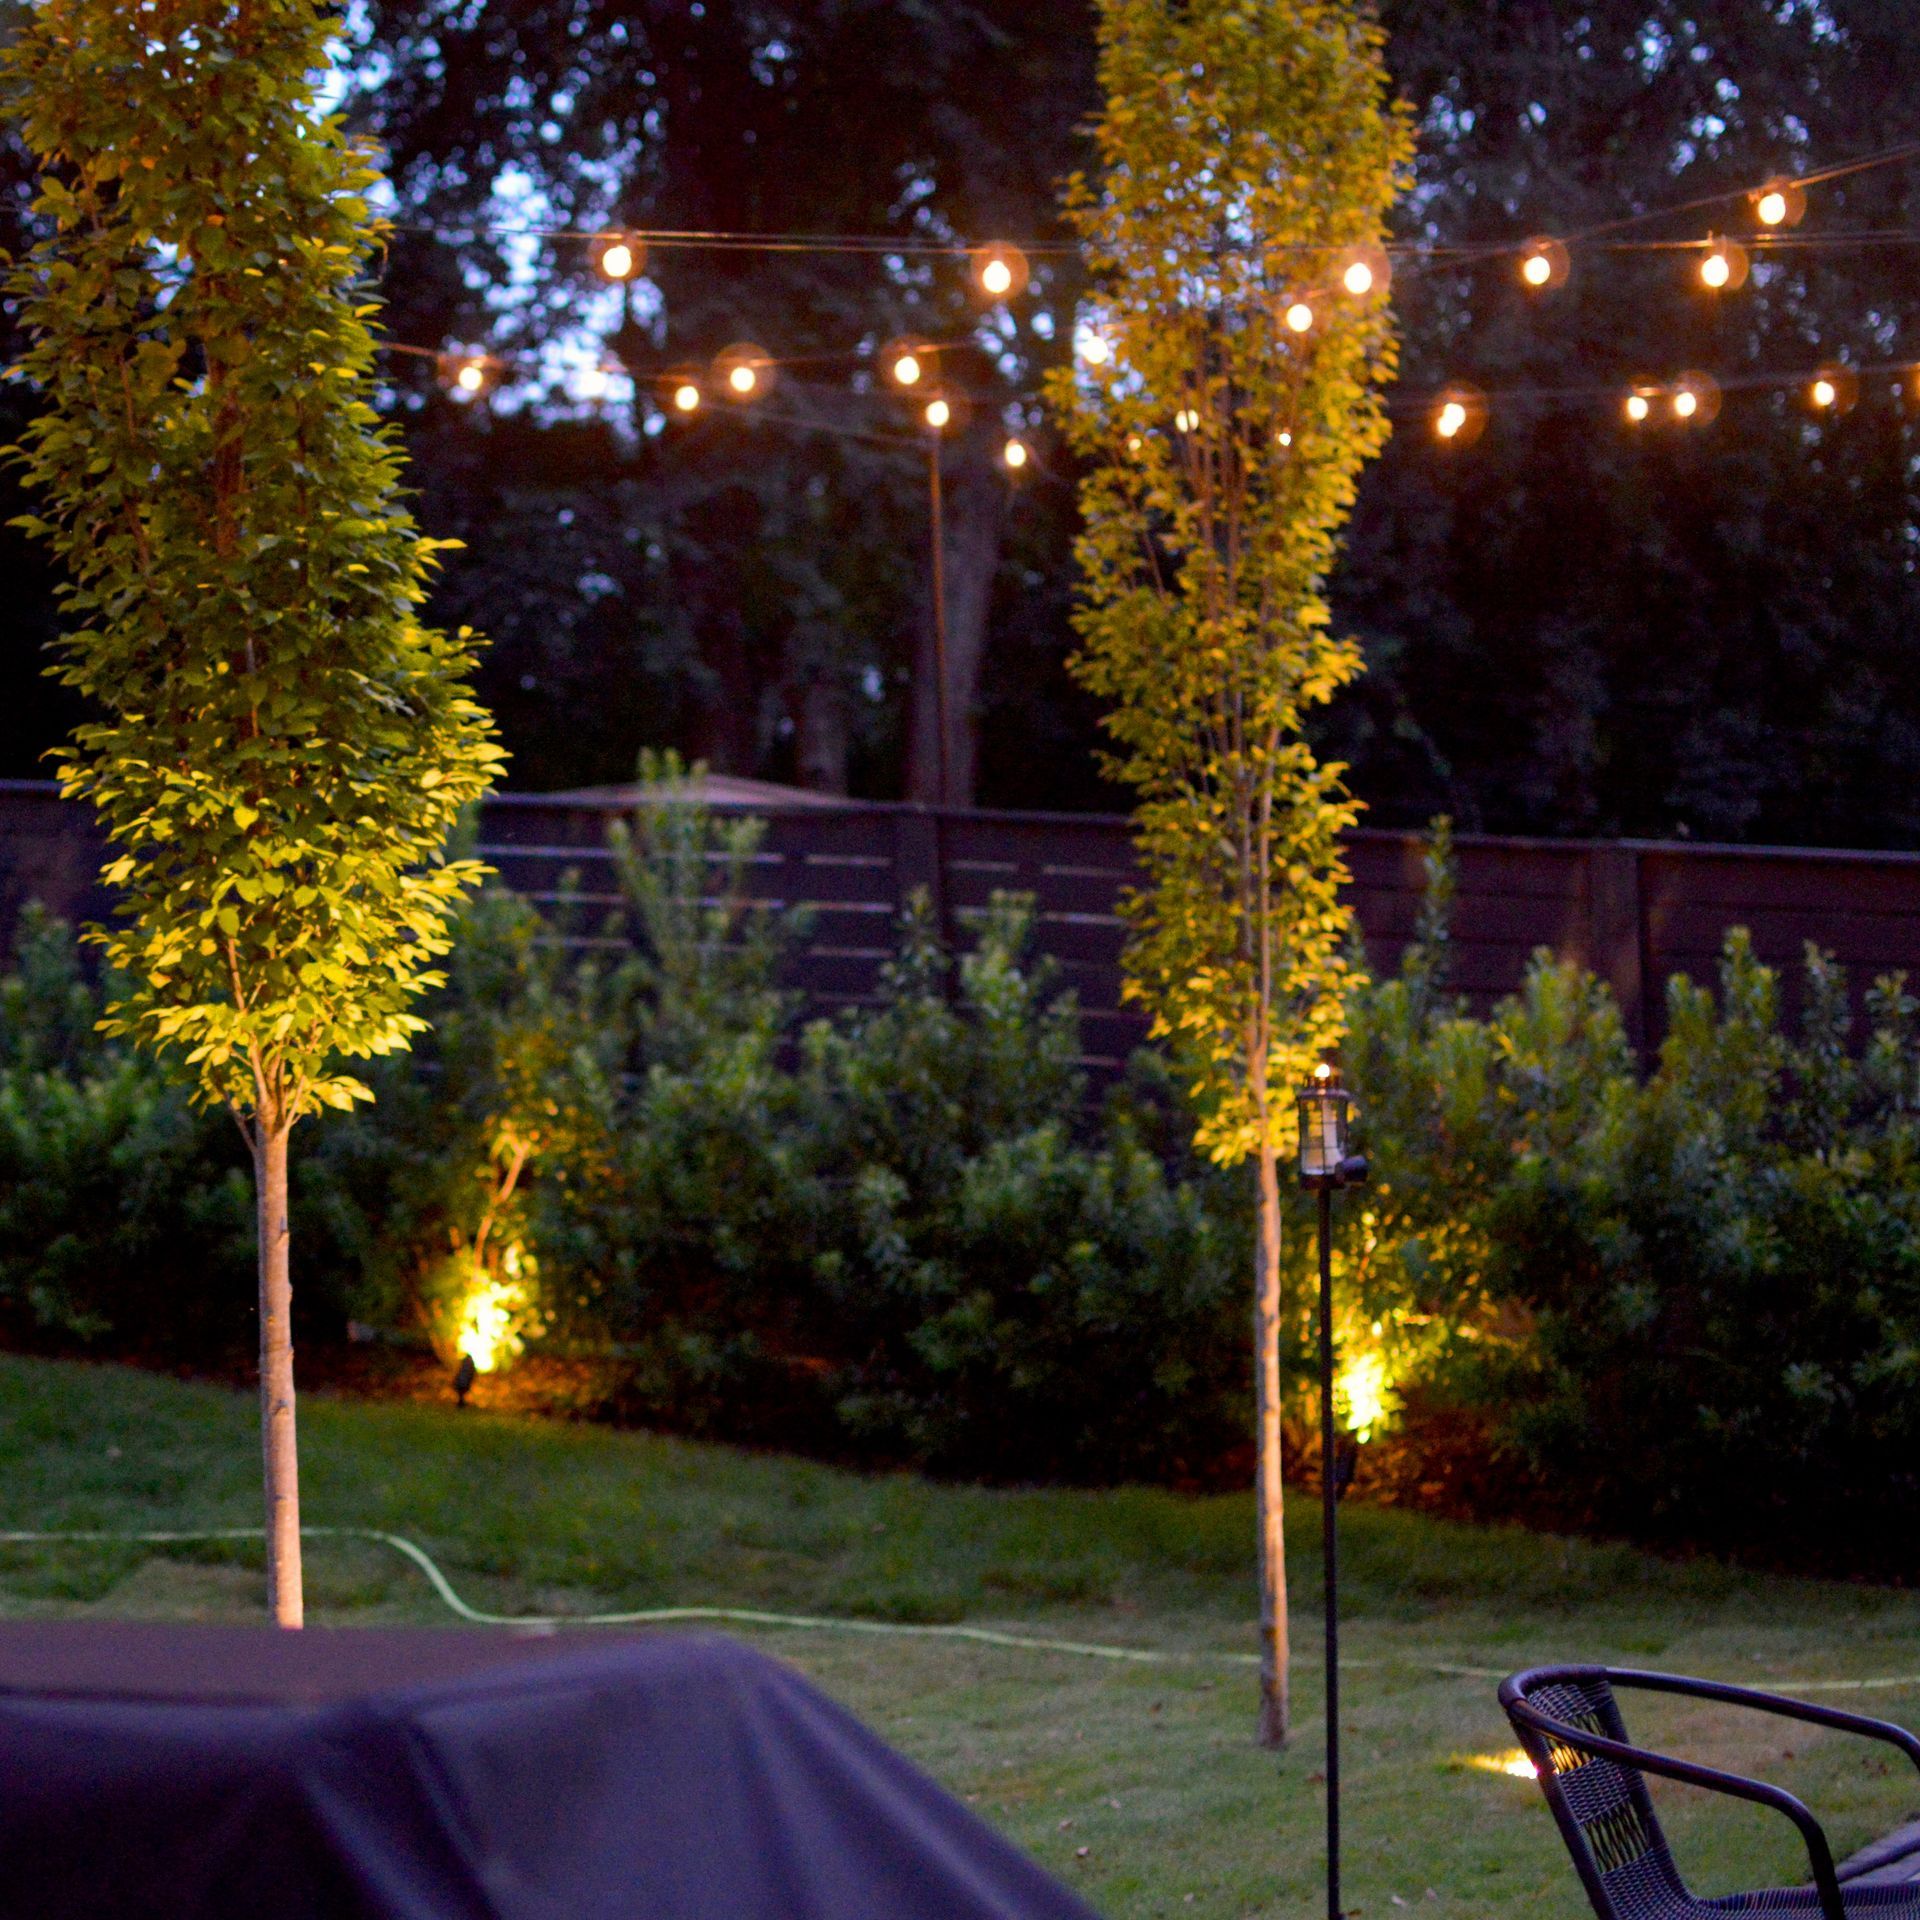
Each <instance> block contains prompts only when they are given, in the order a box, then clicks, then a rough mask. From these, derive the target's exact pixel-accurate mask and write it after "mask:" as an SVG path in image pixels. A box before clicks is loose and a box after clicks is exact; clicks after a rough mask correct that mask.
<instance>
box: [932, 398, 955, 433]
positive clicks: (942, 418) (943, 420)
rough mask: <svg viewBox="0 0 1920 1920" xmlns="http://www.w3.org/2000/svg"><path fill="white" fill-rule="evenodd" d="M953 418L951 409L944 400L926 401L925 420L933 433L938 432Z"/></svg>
mask: <svg viewBox="0 0 1920 1920" xmlns="http://www.w3.org/2000/svg"><path fill="white" fill-rule="evenodd" d="M952 418H953V409H952V408H951V407H950V406H948V404H947V403H946V402H945V401H944V400H929V401H928V402H927V413H926V420H927V425H928V426H930V427H931V428H932V429H933V430H934V432H935V433H938V432H939V431H940V429H941V428H942V427H944V426H945V425H946V424H947V422H948V421H949V420H951V419H952Z"/></svg>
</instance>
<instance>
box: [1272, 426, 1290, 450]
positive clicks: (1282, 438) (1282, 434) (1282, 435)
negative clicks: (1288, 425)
mask: <svg viewBox="0 0 1920 1920" xmlns="http://www.w3.org/2000/svg"><path fill="white" fill-rule="evenodd" d="M1273 437H1274V438H1275V439H1276V440H1278V441H1279V442H1280V444H1281V445H1282V446H1283V447H1290V446H1292V445H1293V435H1292V434H1290V433H1288V432H1287V431H1286V429H1285V428H1284V427H1283V428H1282V429H1281V430H1280V431H1279V432H1278V433H1276V434H1275V435H1274V436H1273Z"/></svg>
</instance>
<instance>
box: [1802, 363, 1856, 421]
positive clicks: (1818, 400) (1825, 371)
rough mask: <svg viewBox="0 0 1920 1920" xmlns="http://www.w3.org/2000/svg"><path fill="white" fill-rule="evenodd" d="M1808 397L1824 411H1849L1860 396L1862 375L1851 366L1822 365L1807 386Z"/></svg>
mask: <svg viewBox="0 0 1920 1920" xmlns="http://www.w3.org/2000/svg"><path fill="white" fill-rule="evenodd" d="M1807 398H1808V399H1809V400H1810V401H1812V403H1813V404H1814V406H1815V407H1816V408H1818V409H1819V411H1820V412H1822V413H1832V414H1841V413H1848V412H1850V411H1851V410H1852V408H1853V404H1854V402H1855V401H1856V400H1858V399H1859V398H1860V377H1859V375H1858V374H1856V373H1855V372H1854V371H1853V369H1852V368H1851V367H1841V366H1832V367H1822V368H1821V369H1820V371H1819V372H1818V373H1816V374H1815V375H1814V377H1813V380H1812V383H1811V384H1810V385H1809V386H1808V388H1807Z"/></svg>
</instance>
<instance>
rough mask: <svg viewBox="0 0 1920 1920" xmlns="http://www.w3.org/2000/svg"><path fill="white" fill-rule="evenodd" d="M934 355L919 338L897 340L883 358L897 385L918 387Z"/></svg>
mask: <svg viewBox="0 0 1920 1920" xmlns="http://www.w3.org/2000/svg"><path fill="white" fill-rule="evenodd" d="M932 357H933V356H932V355H931V354H930V353H929V352H928V351H927V349H926V348H925V347H923V346H922V345H921V344H920V342H919V341H918V340H896V341H895V342H894V343H893V345H892V346H890V347H889V348H888V349H887V350H886V352H885V353H884V354H882V355H881V360H882V363H883V364H884V365H885V367H886V369H887V377H888V378H889V379H890V380H891V381H892V382H893V383H894V385H895V386H897V387H917V386H918V385H919V384H920V380H921V376H922V375H923V374H925V372H926V371H927V367H928V365H929V364H930V363H931V361H932Z"/></svg>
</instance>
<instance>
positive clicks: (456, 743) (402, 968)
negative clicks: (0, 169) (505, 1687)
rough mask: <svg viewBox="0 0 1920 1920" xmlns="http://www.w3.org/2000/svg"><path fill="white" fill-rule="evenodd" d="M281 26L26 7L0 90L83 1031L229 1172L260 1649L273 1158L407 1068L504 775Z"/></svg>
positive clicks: (277, 1261)
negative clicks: (442, 623)
mask: <svg viewBox="0 0 1920 1920" xmlns="http://www.w3.org/2000/svg"><path fill="white" fill-rule="evenodd" d="M336 24H337V23H336V19H335V15H334V12H333V10H332V8H330V7H328V6H324V5H320V4H316V3H315V0H142V4H139V5H128V4H126V0H42V3H41V4H39V5H37V6H35V7H33V8H31V9H28V10H24V17H23V19H22V22H21V27H20V33H19V38H18V39H17V40H16V41H15V43H14V44H13V46H12V47H11V48H10V49H9V50H8V52H7V54H6V57H5V66H4V75H3V77H4V86H5V90H6V94H7V97H8V103H9V105H10V106H11V108H12V110H13V112H14V114H15V115H16V117H17V121H18V124H19V126H20V129H21V131H22V133H23V135H24V137H25V139H26V141H27V143H28V144H29V146H30V147H31V149H32V151H33V152H34V154H35V155H36V157H37V160H38V163H39V166H40V169H41V180H40V189H39V195H38V198H37V200H36V201H35V203H34V211H35V215H36V219H37V222H38V223H39V228H40V237H39V239H38V240H37V242H36V244H35V245H34V247H33V249H32V251H31V253H30V254H29V255H28V256H27V258H26V260H25V261H24V262H23V263H22V264H21V265H20V266H19V267H18V268H17V269H16V270H15V271H14V273H13V275H12V277H11V283H10V285H11V291H12V293H13V296H14V298H15V300H16V301H18V302H19V303H20V308H21V312H22V317H23V319H24V321H25V324H26V328H27V335H28V340H29V343H30V344H29V346H28V349H27V351H26V353H25V354H24V356H23V358H22V361H21V363H20V367H19V369H18V372H19V373H20V374H21V375H23V376H24V378H25V379H26V380H27V381H28V382H29V383H30V384H31V386H32V387H33V388H34V389H35V390H36V391H37V393H38V395H39V396H40V399H41V403H42V411H41V412H40V413H39V414H38V415H37V417H36V418H35V419H34V420H33V422H32V423H31V425H30V426H29V427H28V429H27V431H26V434H25V436H24V441H23V444H22V446H21V448H20V449H19V450H18V457H19V458H20V460H21V462H22V464H23V467H24V469H25V475H26V478H27V480H28V482H29V484H30V485H31V486H32V487H33V488H34V489H35V490H36V492H37V494H38V496H39V497H40V499H41V500H42V501H43V502H44V516H45V517H44V518H40V519H36V520H34V521H32V522H31V523H30V524H31V528H32V530H33V531H36V532H38V533H40V534H42V535H44V536H45V538H46V539H47V540H48V541H49V542H50V544H51V546H52V547H53V550H54V551H55V553H56V554H57V556H58V558H59V559H60V561H61V562H62V563H63V565H64V568H65V572H66V583H65V584H64V586H63V587H62V589H61V610H62V616H63V625H64V629H65V631H64V635H63V637H62V638H61V640H60V641H59V643H58V663H57V666H56V668H55V671H56V672H57V673H58V675H59V677H60V678H61V679H62V680H64V681H65V682H66V684H67V685H68V686H70V687H72V688H74V689H76V690H77V691H78V692H79V693H81V694H82V695H84V696H85V697H86V698H87V699H88V700H89V701H90V702H91V703H92V705H93V706H94V708H95V709H96V711H98V712H99V713H100V714H101V715H102V717H101V718H99V719H98V720H96V721H94V722H92V723H90V724H88V725H85V726H83V727H81V728H80V729H79V730H78V731H77V732H76V734H75V735H74V738H73V741H72V743H71V745H70V747H69V748H68V749H67V750H66V753H65V756H64V759H63V761H62V765H61V777H62V781H63V785H64V788H65V791H66V792H67V793H68V794H69V795H72V796H76V797H77V796H84V797H86V798H88V799H90V800H91V801H92V803H93V805H94V807H95V809H96V811H97V813H98V816H99V818H100V820H101V822H102V824H103V826H104V828H105V830H106V833H107V836H108V839H109V841H110V843H111V846H112V852H113V857H112V859H111V861H110V863H109V864H108V866H107V868H106V870H105V878H106V879H107V881H108V882H109V883H110V884H111V885H113V886H115V887H117V888H118V889H119V890H120V902H119V907H120V917H119V924H118V925H117V926H115V927H114V928H112V929H110V930H109V929H97V930H96V932H95V937H96V938H97V939H98V940H99V942H100V943H101V945H102V947H103V948H104V950H105V957H106V959H107V961H108V963H109V964H110V965H111V966H112V968H113V969H114V970H115V972H116V975H117V977H118V978H119V980H120V982H121V991H120V993H119V996H118V998H117V999H116V1001H115V1002H114V1003H113V1005H112V1008H111V1012H110V1019H109V1022H108V1024H109V1027H110V1030H112V1031H114V1032H117V1033H121V1034H126V1035H129V1036H132V1037H133V1038H135V1039H137V1040H138V1041H140V1042H141V1043H143V1044H145V1045H147V1046H149V1047H152V1048H153V1049H155V1050H156V1051H157V1052H159V1053H161V1054H163V1055H164V1056H166V1057H168V1058H170V1059H172V1060H174V1061H175V1062H177V1063H178V1064H179V1065H180V1066H181V1067H182V1068H183V1069H184V1070H185V1071H186V1072H187V1073H189V1074H190V1075H191V1076H192V1079H193V1082H194V1085H195V1087H196V1090H197V1092H198V1095H199V1097H201V1098H202V1099H204V1100H206V1101H209V1102H223V1103H225V1104H226V1105H227V1106H229V1107H230V1108H231V1109H232V1110H233V1112H234V1114H235V1116H236V1118H237V1119H238V1121H239V1123H240V1126H241V1129H242V1131H243V1132H244V1133H245V1135H246V1138H247V1143H248V1145H249V1147H250V1148H251V1149H252V1153H253V1164H254V1175H255V1182H256V1188H257V1193H258V1198H259V1267H260V1391H261V1419H262V1449H263V1454H264V1461H265V1479H266V1500H267V1568H268V1588H269V1598H270V1603H271V1607H272V1611H273V1617H274V1618H275V1620H277V1621H278V1622H279V1623H280V1624H281V1625H283V1626H290V1627H291V1626H298V1625H299V1624H300V1621H301V1581H300V1509H299V1480H298V1460H297V1453H296V1447H295V1434H294V1382H293V1345H292V1337H291V1327H290V1310H291V1300H292V1293H291V1277H290V1269H289V1265H288V1231H287V1148H288V1136H289V1134H290V1133H291V1131H292V1129H293V1126H294V1123H295V1122H296V1121H298V1120H299V1119H300V1118H301V1117H302V1116H303V1115H306V1114H309V1113H312V1112H314V1111H315V1110H316V1109H319V1108H322V1107H346V1106H349V1105H351V1104H352V1103H353V1102H354V1101H356V1100H362V1099H366V1098H369V1097H370V1095H369V1094H368V1091H367V1089H366V1087H365V1086H364V1085H363V1084H362V1083H361V1082H360V1081H359V1080H357V1079H355V1078H354V1077H353V1076H352V1074H351V1073H349V1072H347V1071H345V1070H344V1065H345V1063H346V1062H348V1061H351V1060H355V1059H365V1058H367V1057H369V1056H371V1055H376V1054H384V1053H389V1052H392V1051H393V1050H395V1049H396V1048H401V1047H404V1046H406V1045H407V1044H408V1041H409V1039H410V1037H411V1036H412V1035H413V1034H414V1033H416V1032H418V1031H420V1029H421V1027H422V1025H423V1022H422V1021H421V1020H420V1018H419V1016H418V1015H417V1014H415V1013H414V1012H412V1011H411V1008H412V1005H413V1002H414V1000H415V999H416V997H417V996H418V995H419V994H420V993H421V992H422V991H424V990H425V989H426V988H427V987H428V986H430V985H432V984H435V983H436V982H437V979H438V975H437V974H436V973H435V971H434V967H433V961H434V960H435V958H436V957H437V956H438V955H440V954H442V953H444V952H445V951H446V945H447V940H446V932H445V928H446V922H447V916H448V914H449V912H450V910H451V909H452V908H453V906H454V905H455V904H456V903H457V901H458V899H459V897H460V896H461V894H462V893H463V892H464V891H465V890H466V889H467V888H468V887H469V886H471V884H472V883H473V881H474V880H475V878H476V876H477V873H478V871H479V870H478V868H477V867H476V866H475V865H474V864H473V863H472V862H470V861H448V860H446V858H445V857H444V853H443V847H444V844H445V841H446V837H447V833H448V830H449V828H450V827H451V826H452V824H453V821H454V818H455V816H456V814H457V813H458V811H459V809H460V808H461V807H462V806H464V805H466V804H467V803H469V802H470V801H473V800H475V799H476V798H478V796H479V795H480V793H481V792H482V791H483V790H484V788H485V787H486V785H487V782H488V779H489V777H490V775H491V773H492V771H493V769H494V765H495V763H496V762H497V761H498V759H499V758H500V753H499V749H498V748H497V747H495V746H494V745H493V744H492V741H491V729H490V726H489V723H488V721H487V718H486V715H485V714H484V713H483V712H482V711H481V710H480V708H479V707H477V706H476V705H475V704H474V702H473V701H472V700H471V699H470V698H469V697H468V695H467V692H466V690H465V677H466V675H467V674H468V673H469V672H470V670H471V668H472V664H473V651H472V647H471V644H470V636H469V635H468V634H467V633H466V632H465V631H464V630H463V631H462V632H461V633H460V635H458V636H457V637H455V638H451V639H450V638H447V637H444V636H442V635H440V634H438V633H435V632H433V631H431V630H429V629H427V628H424V627H422V626H421V625H420V623H419V620H418V617H417V609H418V606H419V603H420V601H421V599H422V597H423V593H424V590H425V582H426V578H427V573H428V570H429V567H430V566H431V564H432V554H433V548H434V545H435V543H434V542H432V541H429V540H425V539H422V538H421V537H420V535H419V534H418V533H417V532H416V531H415V529H414V527H413V524H412V522H411V520H410V519H409V518H408V516H407V514H406V513H405V512H404V510H403V509H402V508H401V506H400V505H399V477H400V460H399V456H398V454H397V452H396V450H395V448H394V445H393V444H392V442H391V440H390V439H389V437H388V434H387V431H386V430H385V429H384V428H383V427H381V426H380V425H379V423H378V422H377V420H376V418H375V415H374V413H373V410H372V408H371V406H370V405H369V395H370V392H371V366H372V360H373V351H374V349H373V341H372V338H371V336H370V334H369V332H368V329H367V316H368V315H369V314H370V313H371V312H372V311H373V309H372V308H371V307H370V306H367V305H365V304H360V303H361V302H362V301H363V299H364V295H363V294H362V292H361V291H360V286H359V282H360V278H361V275H362V273H363V271H364V269H365V266H366V263H367V259H368V255H369V252H370V250H371V249H372V248H373V247H374V246H375V245H376V244H377V243H378V240H379V230H378V227H377V225H376V224H375V223H373V222H372V221H371V219H370V216H369V209H368V201H367V195H368V193H369V190H370V189H371V188H372V187H373V186H374V185H375V183H376V180H377V174H376V172H375V169H374V167H373V165H372V163H371V161H370V158H369V156H368V154H367V153H366V152H365V151H364V150H362V149H361V148H360V147H359V146H358V145H357V144H356V143H355V142H354V141H352V140H351V139H350V138H349V137H348V136H347V135H346V134H345V133H344V132H343V131H342V129H341V128H340V126H339V125H338V123H337V122H336V121H335V120H333V119H332V118H330V117H329V116H328V115H327V114H326V113H324V112H323V111H322V110H321V108H320V106H319V105H318V103H317V101H316V97H315V88H316V86H317V84H318V83H319V81H320V79H321V78H322V77H323V76H324V74H325V72H326V70H327V66H328V43H329V35H330V34H331V33H332V32H333V31H334V30H335V27H336Z"/></svg>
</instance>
